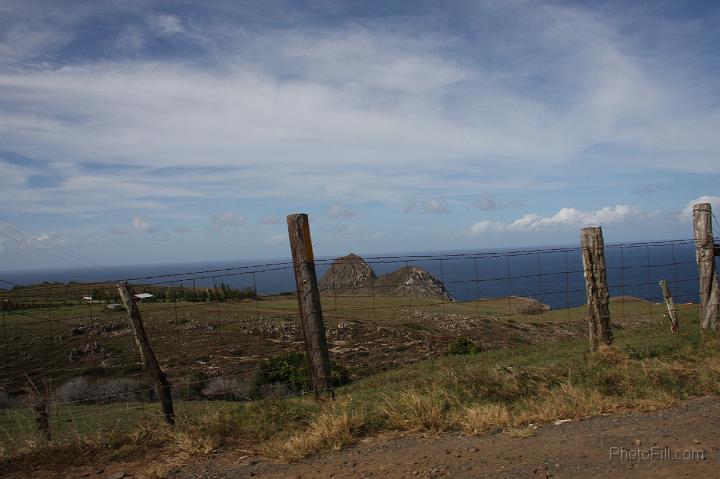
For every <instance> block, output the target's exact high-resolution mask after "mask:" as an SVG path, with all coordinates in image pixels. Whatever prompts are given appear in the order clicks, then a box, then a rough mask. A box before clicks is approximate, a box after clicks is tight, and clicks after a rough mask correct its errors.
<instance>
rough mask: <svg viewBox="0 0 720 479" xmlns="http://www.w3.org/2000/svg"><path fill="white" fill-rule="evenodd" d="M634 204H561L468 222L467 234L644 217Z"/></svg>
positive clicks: (616, 221)
mask: <svg viewBox="0 0 720 479" xmlns="http://www.w3.org/2000/svg"><path fill="white" fill-rule="evenodd" d="M644 217H645V215H644V214H643V212H642V210H641V209H640V208H638V207H637V206H629V205H616V206H612V207H611V206H606V207H604V208H602V209H599V210H596V211H581V210H578V209H576V208H561V209H560V210H559V211H558V212H557V213H555V214H554V215H552V216H541V215H537V214H534V213H527V214H525V215H523V216H521V217H520V218H518V219H516V220H515V221H512V222H509V223H504V222H500V221H489V220H485V221H478V222H477V223H475V224H473V225H472V226H470V234H472V235H480V234H484V233H489V232H513V231H533V230H539V229H550V228H558V227H568V226H596V225H606V224H616V223H623V222H627V221H631V220H638V219H641V218H644Z"/></svg>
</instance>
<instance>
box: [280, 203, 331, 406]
mask: <svg viewBox="0 0 720 479" xmlns="http://www.w3.org/2000/svg"><path fill="white" fill-rule="evenodd" d="M287 224H288V235H289V236H290V250H291V251H292V258H293V266H294V270H295V282H296V284H297V296H298V306H299V311H300V323H301V325H302V330H303V335H304V338H305V351H306V355H307V361H308V367H309V370H310V380H311V386H312V389H313V391H314V392H315V396H316V397H320V395H321V394H329V395H330V396H331V397H334V392H333V385H332V376H331V373H330V353H329V352H328V346H327V338H326V336H325V323H324V322H323V316H322V307H321V306H320V290H319V289H318V284H317V274H316V273H315V258H314V256H313V249H312V241H311V239H310V223H309V222H308V216H307V215H306V214H294V215H289V216H288V217H287Z"/></svg>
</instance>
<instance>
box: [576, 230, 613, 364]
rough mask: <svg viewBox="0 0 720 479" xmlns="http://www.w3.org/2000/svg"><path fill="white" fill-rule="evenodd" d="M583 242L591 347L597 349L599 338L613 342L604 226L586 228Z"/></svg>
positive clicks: (581, 244) (582, 237) (582, 236)
mask: <svg viewBox="0 0 720 479" xmlns="http://www.w3.org/2000/svg"><path fill="white" fill-rule="evenodd" d="M580 246H581V251H582V260H583V274H584V276H585V293H586V294H587V307H588V323H589V326H590V350H591V351H594V350H595V349H597V346H598V341H602V342H604V343H605V344H612V342H613V336H612V331H611V330H610V293H609V291H608V284H607V276H606V271H605V244H604V241H603V235H602V228H600V227H599V226H594V227H590V228H583V230H582V232H581V235H580Z"/></svg>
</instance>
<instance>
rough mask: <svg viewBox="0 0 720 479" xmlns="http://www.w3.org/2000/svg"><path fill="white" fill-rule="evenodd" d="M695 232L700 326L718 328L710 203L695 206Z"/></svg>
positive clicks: (719, 294)
mask: <svg viewBox="0 0 720 479" xmlns="http://www.w3.org/2000/svg"><path fill="white" fill-rule="evenodd" d="M693 232H694V233H695V260H696V261H697V267H698V277H699V280H700V327H701V328H702V329H710V330H716V329H717V328H718V323H720V304H719V303H720V287H718V278H717V274H716V272H715V254H716V248H715V245H714V244H713V232H712V206H711V205H710V203H698V204H696V205H695V206H694V207H693Z"/></svg>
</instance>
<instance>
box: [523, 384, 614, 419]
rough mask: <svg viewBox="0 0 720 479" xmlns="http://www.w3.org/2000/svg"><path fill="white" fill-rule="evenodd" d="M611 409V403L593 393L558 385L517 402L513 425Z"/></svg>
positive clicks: (566, 417)
mask: <svg viewBox="0 0 720 479" xmlns="http://www.w3.org/2000/svg"><path fill="white" fill-rule="evenodd" d="M613 409H614V407H613V406H612V404H611V401H610V400H609V399H608V398H607V397H604V396H603V395H601V394H600V393H598V392H597V391H595V390H591V389H588V388H583V387H578V386H573V385H570V384H561V385H560V386H558V387H555V388H552V389H549V390H547V391H545V392H543V393H541V394H538V395H536V396H532V397H529V398H527V399H523V400H521V401H519V402H518V403H516V404H515V405H514V407H513V412H512V415H513V423H514V425H524V424H529V423H536V424H537V423H544V422H550V421H553V420H556V419H576V418H580V417H587V416H593V415H598V414H602V413H604V412H608V411H610V410H613Z"/></svg>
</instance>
